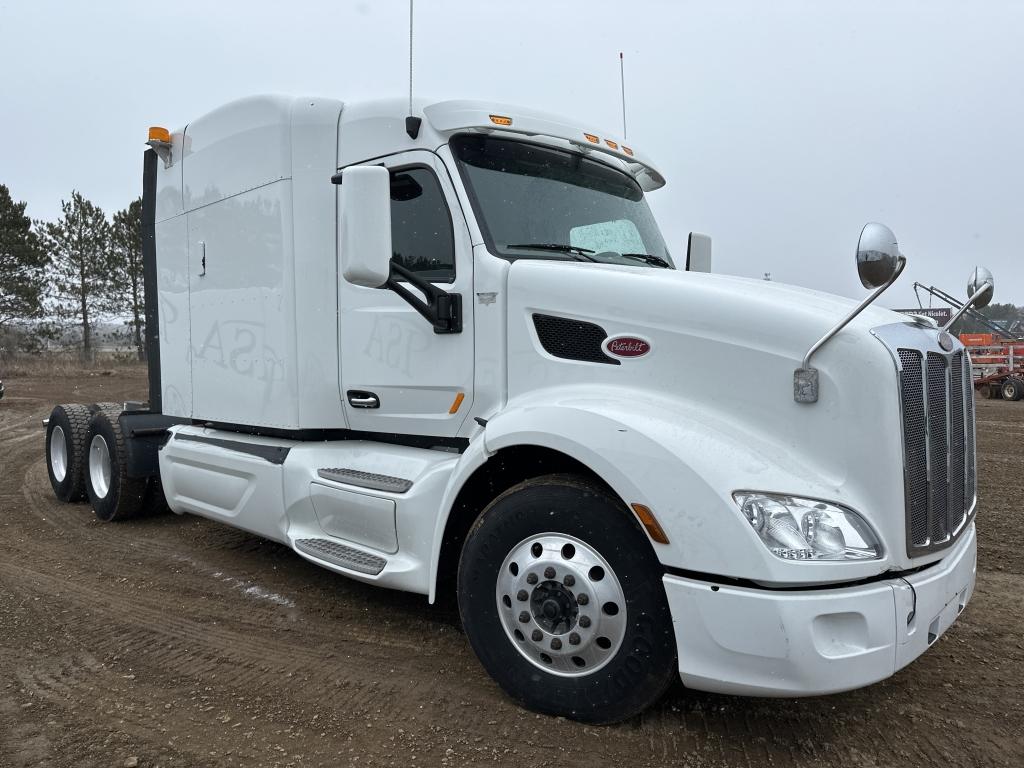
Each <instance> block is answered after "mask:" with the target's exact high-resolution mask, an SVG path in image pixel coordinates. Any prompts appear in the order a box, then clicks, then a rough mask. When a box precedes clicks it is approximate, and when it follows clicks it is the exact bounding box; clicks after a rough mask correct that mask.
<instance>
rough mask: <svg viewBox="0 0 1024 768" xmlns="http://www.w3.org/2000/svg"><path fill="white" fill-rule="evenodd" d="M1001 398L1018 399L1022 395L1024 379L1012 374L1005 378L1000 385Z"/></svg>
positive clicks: (1023, 392) (1023, 393) (1023, 394)
mask: <svg viewBox="0 0 1024 768" xmlns="http://www.w3.org/2000/svg"><path fill="white" fill-rule="evenodd" d="M1002 392H1003V400H1020V399H1021V398H1022V397H1024V380H1021V379H1019V378H1017V377H1016V376H1013V377H1011V378H1009V379H1006V380H1005V381H1004V382H1003V386H1002Z"/></svg>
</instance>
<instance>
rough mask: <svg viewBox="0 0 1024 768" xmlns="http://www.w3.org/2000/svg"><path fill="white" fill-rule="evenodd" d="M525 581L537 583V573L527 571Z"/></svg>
mask: <svg viewBox="0 0 1024 768" xmlns="http://www.w3.org/2000/svg"><path fill="white" fill-rule="evenodd" d="M526 583H527V584H536V583H537V574H536V573H528V574H526Z"/></svg>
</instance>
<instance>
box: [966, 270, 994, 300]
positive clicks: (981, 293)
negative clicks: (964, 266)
mask: <svg viewBox="0 0 1024 768" xmlns="http://www.w3.org/2000/svg"><path fill="white" fill-rule="evenodd" d="M995 287H996V282H995V280H994V279H993V277H992V273H991V272H989V271H988V270H987V269H985V268H984V267H975V268H974V271H973V272H971V276H970V278H969V279H968V280H967V298H968V300H970V299H971V297H972V296H975V295H977V298H975V299H974V302H973V303H974V308H975V309H981V308H982V307H987V306H988V305H989V303H990V302H991V301H992V294H993V293H994V292H995ZM982 289H985V290H982Z"/></svg>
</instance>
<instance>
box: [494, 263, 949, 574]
mask: <svg viewBox="0 0 1024 768" xmlns="http://www.w3.org/2000/svg"><path fill="white" fill-rule="evenodd" d="M508 280H509V282H508V286H509V290H508V307H509V313H508V393H509V406H515V404H516V402H517V401H518V402H519V403H521V404H523V403H525V405H524V407H530V404H531V403H533V404H536V403H547V404H550V403H554V402H559V403H563V404H565V406H566V407H567V408H575V407H587V406H585V405H579V404H580V403H581V402H583V401H584V400H586V398H588V397H589V398H592V400H593V407H595V408H608V407H611V404H614V403H618V404H620V405H619V406H616V407H620V410H623V411H625V412H627V413H628V411H629V409H630V408H631V407H635V408H636V409H638V410H639V409H645V410H646V411H647V412H650V411H651V409H655V410H656V411H657V412H660V413H663V414H664V422H663V423H664V424H666V425H668V430H667V432H665V434H668V435H670V437H668V438H665V439H668V440H670V441H672V440H676V441H678V442H679V443H680V444H682V443H685V442H690V443H692V442H693V441H694V439H695V438H694V435H700V434H706V433H709V432H714V433H717V434H721V435H728V436H729V439H730V440H731V441H732V443H733V444H738V445H742V446H743V449H742V450H743V451H744V452H745V455H746V457H747V458H746V459H744V460H742V461H739V460H736V457H735V456H733V457H731V458H728V459H726V458H724V457H717V458H716V457H698V458H696V459H695V461H696V462H698V463H700V462H705V461H711V462H718V463H721V462H722V461H731V462H733V464H732V465H730V467H729V469H728V471H727V472H725V474H722V472H720V468H717V467H716V469H715V474H716V476H718V477H719V478H720V480H721V483H720V485H721V486H722V487H721V489H720V490H721V493H722V494H723V505H724V506H730V507H731V506H733V505H732V502H731V499H730V494H731V493H732V492H733V491H735V490H739V489H748V490H759V491H770V492H782V493H789V494H794V495H801V496H806V497H807V498H820V499H827V500H832V501H837V502H839V503H843V504H846V505H848V506H850V507H851V508H853V509H856V510H858V511H860V512H861V513H862V514H864V515H865V516H866V517H867V518H868V519H870V520H872V521H873V523H874V524H875V526H876V528H877V529H878V530H879V531H880V533H881V534H882V536H883V538H884V540H885V542H886V546H887V548H888V549H889V552H890V553H891V554H893V555H894V556H896V554H897V553H898V552H899V551H900V550H902V549H903V525H904V520H903V514H904V513H903V509H904V506H905V501H904V487H903V471H902V467H903V446H902V436H901V435H902V432H901V424H902V421H901V418H902V417H901V413H900V402H899V386H898V378H897V371H896V366H895V363H894V360H893V356H892V354H891V353H890V351H889V349H888V348H887V347H886V346H885V345H883V344H882V343H881V342H880V341H879V340H878V339H877V338H875V336H874V335H873V334H872V333H871V330H872V329H873V328H877V327H880V326H889V325H893V324H895V323H899V324H903V325H906V326H909V329H908V335H909V336H910V337H911V338H912V339H915V338H916V339H921V340H922V341H921V344H922V346H923V345H924V341H923V339H925V337H927V336H931V337H934V335H935V334H936V333H937V331H936V329H934V328H926V327H922V326H919V325H917V324H916V323H915V322H914V321H912V320H909V319H908V318H907V317H906V316H904V315H899V314H897V313H894V312H891V311H889V310H885V309H881V308H876V307H869V308H868V309H866V310H865V311H864V312H863V313H861V314H860V315H859V316H858V317H857V318H856V319H855V320H854V321H853V322H851V323H850V324H849V325H847V326H846V328H844V329H843V330H842V331H841V332H840V333H839V334H837V335H836V337H835V338H833V339H832V340H831V341H830V342H829V343H828V344H826V345H825V346H824V347H823V348H822V349H821V350H820V351H819V352H817V353H816V354H815V356H814V358H813V360H812V365H813V366H814V367H815V368H817V369H818V370H819V376H820V399H819V401H818V402H817V403H814V404H800V403H795V402H794V400H793V371H794V369H796V368H798V367H799V366H800V362H801V360H802V358H803V356H804V354H805V353H806V352H807V350H808V349H809V348H810V346H811V345H812V344H814V342H816V341H817V340H818V339H819V338H821V336H822V335H823V334H824V333H825V332H826V331H828V330H829V329H830V328H831V327H833V326H834V325H835V324H836V323H837V322H838V321H839V320H840V319H842V318H843V317H844V316H846V315H847V314H848V313H849V312H850V310H851V309H853V307H854V306H855V304H856V302H854V301H853V300H851V299H846V298H842V297H839V296H833V295H830V294H826V293H821V292H819V291H812V290H808V289H805V288H798V287H795V286H790V285H783V284H779V283H773V282H766V281H762V280H751V279H746V278H740V277H729V276H724V275H709V274H700V273H688V272H679V271H674V270H667V269H666V270H663V269H651V268H647V267H622V266H617V265H598V264H583V263H575V262H573V263H565V262H554V261H517V262H515V263H514V264H513V265H512V267H511V269H510V270H509V278H508ZM537 315H542V316H544V315H550V316H554V317H558V318H566V319H568V320H570V321H581V322H585V323H592V324H594V325H596V326H598V327H599V328H600V329H601V332H595V331H594V330H593V329H590V332H591V334H592V335H591V336H590V337H589V338H590V339H593V338H594V337H595V336H597V337H599V338H603V337H604V336H605V335H607V336H609V337H614V336H620V335H621V336H629V337H639V338H640V339H643V340H645V341H647V342H648V343H649V345H650V350H649V351H648V352H647V353H646V354H644V355H642V356H639V357H633V358H622V359H615V360H611V359H609V360H605V361H602V360H601V359H600V355H599V354H597V355H595V354H593V346H594V344H593V341H590V342H589V343H590V345H591V355H590V356H589V357H587V356H585V355H581V356H577V359H571V357H572V354H570V355H565V354H558V353H557V352H556V354H552V353H551V350H550V349H545V344H544V341H543V339H542V337H541V334H542V332H543V333H545V334H550V328H549V329H547V330H545V329H544V327H543V323H544V322H548V323H549V324H550V322H551V321H543V320H542V322H541V324H538V323H537V321H536V316H537ZM554 325H555V327H556V328H560V329H561V332H562V333H564V334H565V336H566V337H567V338H569V339H571V340H572V343H579V344H582V345H583V347H584V348H585V346H586V340H585V339H578V338H576V336H575V334H578V329H579V328H580V326H579V324H578V323H577V324H576V326H573V325H572V324H571V323H570V324H566V323H565V322H564V321H557V322H556V323H555V324H554ZM550 342H551V339H550V338H549V347H550V346H551V344H550ZM556 343H562V342H556ZM916 343H917V342H912V344H916ZM552 348H554V347H552ZM566 348H569V349H574V348H573V347H572V346H571V344H570V345H568V347H567V346H566V345H564V344H563V347H562V348H561V349H562V351H564V350H565V349H566ZM584 358H586V359H584ZM599 400H600V402H598V401H599ZM673 434H674V435H676V436H675V437H672V436H671V435H673ZM678 450H679V452H680V453H681V454H684V453H686V451H687V450H689V449H688V448H687V447H686V446H685V445H680V446H679V447H678ZM705 474H707V472H705ZM727 500H728V501H727ZM894 563H896V564H900V565H903V566H907V565H909V562H908V561H906V560H905V558H899V557H896V559H895V561H894Z"/></svg>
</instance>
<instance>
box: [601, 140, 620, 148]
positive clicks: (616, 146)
mask: <svg viewBox="0 0 1024 768" xmlns="http://www.w3.org/2000/svg"><path fill="white" fill-rule="evenodd" d="M604 143H605V144H607V145H608V146H609V147H611V148H612V149H618V148H619V145H618V144H617V143H616V142H614V141H612V140H611V139H605V140H604Z"/></svg>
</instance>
